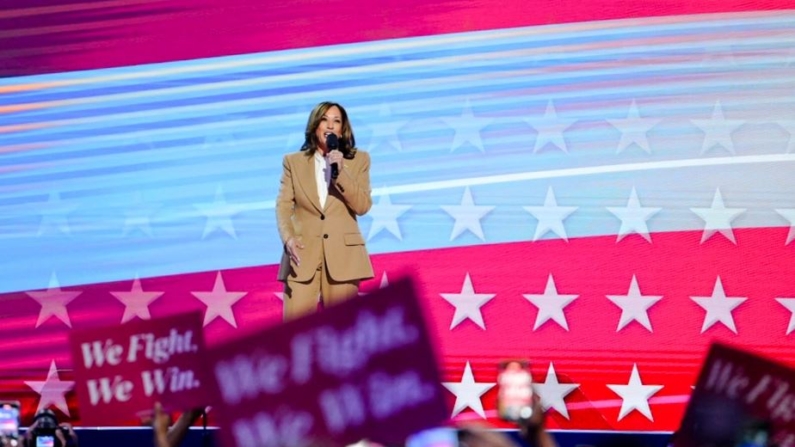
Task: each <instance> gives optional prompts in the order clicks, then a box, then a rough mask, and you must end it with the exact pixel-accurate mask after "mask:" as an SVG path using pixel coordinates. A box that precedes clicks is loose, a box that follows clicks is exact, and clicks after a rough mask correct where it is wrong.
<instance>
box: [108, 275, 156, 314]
mask: <svg viewBox="0 0 795 447" xmlns="http://www.w3.org/2000/svg"><path fill="white" fill-rule="evenodd" d="M164 293H165V292H144V290H143V288H142V287H141V280H140V279H138V276H136V277H135V280H133V284H132V289H131V290H130V291H129V292H110V294H111V295H113V296H115V297H116V298H117V299H118V300H119V301H121V302H122V304H124V315H122V317H121V323H122V324H124V323H126V322H128V321H130V320H132V319H133V318H135V317H138V318H140V319H142V320H149V319H151V318H152V316H151V315H150V314H149V305H150V304H151V303H152V301H154V300H156V299H158V298H160V296H161V295H163V294H164Z"/></svg>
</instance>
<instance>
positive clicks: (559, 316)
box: [523, 274, 579, 331]
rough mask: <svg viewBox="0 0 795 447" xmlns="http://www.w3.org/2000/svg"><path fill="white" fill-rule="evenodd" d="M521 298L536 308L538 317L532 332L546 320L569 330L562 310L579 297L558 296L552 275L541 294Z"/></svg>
mask: <svg viewBox="0 0 795 447" xmlns="http://www.w3.org/2000/svg"><path fill="white" fill-rule="evenodd" d="M523 296H524V297H525V298H526V299H527V300H528V301H530V302H531V303H533V305H534V306H536V307H537V308H538V315H536V322H535V325H534V326H533V330H536V329H538V328H539V327H541V325H542V324H544V323H546V322H547V321H548V320H553V321H554V322H555V323H558V324H559V325H560V327H562V328H563V329H566V330H567V331H568V330H569V323H568V322H567V321H566V315H565V314H564V313H563V308H564V307H566V306H568V305H569V304H571V302H572V301H574V300H575V299H577V297H578V296H579V295H559V294H558V289H557V287H556V286H555V279H554V278H553V277H552V274H550V275H549V278H547V285H546V288H544V293H543V294H540V295H537V294H527V295H523Z"/></svg>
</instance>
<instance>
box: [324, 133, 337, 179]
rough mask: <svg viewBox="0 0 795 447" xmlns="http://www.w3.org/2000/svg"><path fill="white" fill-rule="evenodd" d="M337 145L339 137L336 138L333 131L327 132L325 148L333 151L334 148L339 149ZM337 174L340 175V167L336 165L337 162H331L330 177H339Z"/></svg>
mask: <svg viewBox="0 0 795 447" xmlns="http://www.w3.org/2000/svg"><path fill="white" fill-rule="evenodd" d="M339 147H340V142H339V139H338V138H337V136H336V135H334V134H333V133H330V134H328V135H327V136H326V149H328V151H329V152H331V151H335V150H337V149H339ZM339 175H340V169H339V167H338V166H337V163H332V164H331V178H333V179H334V180H336V179H337V177H339Z"/></svg>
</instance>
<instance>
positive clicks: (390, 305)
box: [207, 280, 449, 447]
mask: <svg viewBox="0 0 795 447" xmlns="http://www.w3.org/2000/svg"><path fill="white" fill-rule="evenodd" d="M207 359H208V361H207V365H208V367H209V368H208V369H209V374H210V375H211V376H212V378H213V379H212V382H214V385H213V386H214V388H215V390H214V392H215V393H216V395H215V396H214V399H213V413H214V414H215V415H216V417H217V419H218V422H219V425H220V426H221V428H222V430H221V432H220V436H221V438H222V443H223V445H224V446H236V447H270V446H292V447H296V446H301V445H308V444H309V443H312V442H317V443H320V444H322V445H334V444H335V443H340V444H341V443H351V442H355V441H358V440H361V439H369V440H373V441H376V442H382V443H385V444H395V443H402V442H403V441H405V438H406V437H407V436H408V435H409V434H411V433H414V432H416V431H419V430H422V429H424V428H428V427H431V426H436V425H439V424H440V423H442V422H443V421H445V420H447V419H448V417H449V412H448V410H447V407H446V405H445V395H444V391H443V389H442V387H441V381H440V376H439V371H438V369H437V362H436V357H435V355H434V352H433V348H432V346H431V342H430V340H429V337H428V332H427V330H426V326H425V322H424V319H423V317H422V312H421V310H420V307H419V304H418V301H417V295H416V293H415V291H414V286H413V284H412V283H411V281H409V280H401V281H398V282H393V284H392V286H390V287H387V288H384V289H380V290H378V291H375V292H373V293H370V294H368V295H367V296H359V297H356V298H353V299H351V300H350V301H347V302H345V303H342V304H340V305H337V306H334V307H331V308H329V309H326V310H324V311H323V312H320V313H317V314H313V315H310V316H308V317H305V318H303V319H300V320H296V321H292V322H289V323H285V324H283V325H280V326H277V327H273V328H271V329H267V330H263V331H262V332H259V333H257V334H254V335H252V336H249V337H247V338H245V339H241V340H237V341H234V342H231V343H228V344H225V345H223V346H218V347H215V348H213V349H211V350H209V352H208V355H207Z"/></svg>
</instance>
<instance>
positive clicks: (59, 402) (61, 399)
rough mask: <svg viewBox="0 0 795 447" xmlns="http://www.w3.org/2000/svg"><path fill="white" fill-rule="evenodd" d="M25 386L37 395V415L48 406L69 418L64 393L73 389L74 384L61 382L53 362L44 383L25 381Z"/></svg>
mask: <svg viewBox="0 0 795 447" xmlns="http://www.w3.org/2000/svg"><path fill="white" fill-rule="evenodd" d="M25 385H27V386H29V387H31V388H33V391H35V392H37V393H38V394H39V405H38V406H37V407H36V412H37V413H38V412H39V411H40V410H41V409H43V408H47V407H49V406H50V405H55V408H57V409H59V410H61V412H63V413H64V414H65V415H67V416H69V406H68V405H67V404H66V393H67V392H69V391H70V390H71V389H72V388H74V386H75V383H74V382H69V381H65V380H61V379H60V377H59V376H58V368H56V367H55V360H53V361H52V362H51V363H50V371H49V372H48V373H47V378H46V379H44V381H43V382H42V381H39V380H26V381H25Z"/></svg>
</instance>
